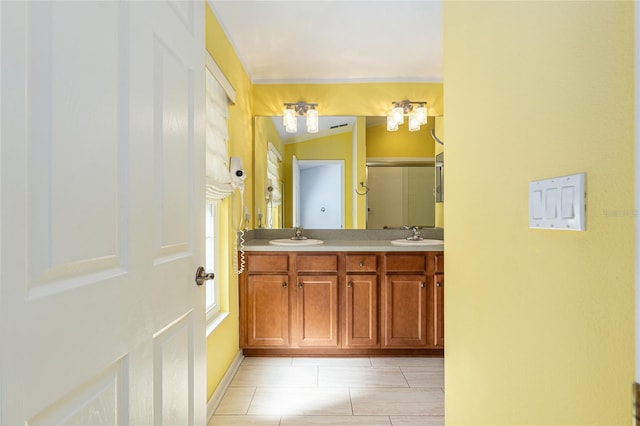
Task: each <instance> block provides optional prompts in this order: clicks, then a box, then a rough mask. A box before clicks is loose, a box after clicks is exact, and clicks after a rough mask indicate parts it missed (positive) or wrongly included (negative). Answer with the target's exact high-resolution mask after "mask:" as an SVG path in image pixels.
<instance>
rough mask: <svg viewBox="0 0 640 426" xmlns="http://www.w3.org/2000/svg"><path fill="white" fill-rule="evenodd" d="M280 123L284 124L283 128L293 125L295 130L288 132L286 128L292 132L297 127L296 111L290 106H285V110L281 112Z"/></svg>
mask: <svg viewBox="0 0 640 426" xmlns="http://www.w3.org/2000/svg"><path fill="white" fill-rule="evenodd" d="M282 124H283V125H284V127H285V128H288V127H293V128H295V129H296V130H293V131H292V132H289V130H287V131H288V132H289V133H294V132H296V131H297V130H298V129H297V127H298V119H297V117H296V111H295V110H294V109H292V108H289V107H287V108H285V110H284V111H283V113H282Z"/></svg>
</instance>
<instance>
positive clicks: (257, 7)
mask: <svg viewBox="0 0 640 426" xmlns="http://www.w3.org/2000/svg"><path fill="white" fill-rule="evenodd" d="M208 1H209V4H210V5H211V7H212V9H213V12H214V14H215V15H216V17H217V18H218V20H219V22H220V24H221V25H222V27H223V29H224V31H225V33H226V35H227V37H228V38H229V40H230V42H231V44H232V45H233V48H234V49H235V51H236V53H237V54H238V56H239V58H240V61H241V62H242V64H243V66H244V68H245V70H246V71H247V73H248V74H249V78H250V79H251V80H252V81H253V82H254V83H322V82H344V83H348V82H386V81H392V82H442V3H441V1H440V0H433V1H431V0H393V1H375V0H374V1H363V0H360V1H346V0H339V1H330V0H289V1H271V0H262V1H244V0H208Z"/></svg>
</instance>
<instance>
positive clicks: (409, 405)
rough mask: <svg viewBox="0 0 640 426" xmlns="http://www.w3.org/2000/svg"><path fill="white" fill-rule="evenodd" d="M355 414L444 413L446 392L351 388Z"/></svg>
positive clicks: (439, 414) (436, 390)
mask: <svg viewBox="0 0 640 426" xmlns="http://www.w3.org/2000/svg"><path fill="white" fill-rule="evenodd" d="M350 391H351V404H352V406H353V414H354V415H386V416H391V415H431V416H443V415H444V394H443V393H442V391H441V390H440V389H425V388H408V389H400V388H389V389H385V390H384V392H380V391H379V390H376V389H365V388H351V389H350Z"/></svg>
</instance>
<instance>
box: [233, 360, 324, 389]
mask: <svg viewBox="0 0 640 426" xmlns="http://www.w3.org/2000/svg"><path fill="white" fill-rule="evenodd" d="M231 386H232V387H238V386H243V387H251V386H255V387H258V386H262V387H317V386H318V367H317V366H314V365H309V366H298V367H294V366H289V367H282V366H268V365H261V366H258V365H256V366H254V365H241V366H240V368H239V369H238V372H237V373H236V375H235V377H234V378H233V381H232V382H231Z"/></svg>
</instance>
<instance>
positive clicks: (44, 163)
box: [0, 1, 206, 426]
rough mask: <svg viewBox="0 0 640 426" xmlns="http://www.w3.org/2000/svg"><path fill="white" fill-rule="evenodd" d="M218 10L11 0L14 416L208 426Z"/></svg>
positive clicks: (3, 393)
mask: <svg viewBox="0 0 640 426" xmlns="http://www.w3.org/2000/svg"><path fill="white" fill-rule="evenodd" d="M203 14H204V7H203V5H202V4H201V3H193V2H132V3H128V2H115V1H114V2H29V3H27V2H0V20H1V21H0V43H1V50H0V61H1V63H0V65H1V67H0V70H1V71H0V72H1V76H0V93H1V95H2V103H1V105H0V135H1V136H0V137H1V139H0V187H1V188H0V189H1V191H0V276H1V279H0V327H1V328H0V332H1V336H0V337H1V342H2V344H1V347H0V376H1V377H0V380H1V382H0V399H1V403H0V412H1V414H0V424H1V425H18V424H23V425H52V424H64V425H67V424H69V425H72V424H73V425H92V426H93V425H103V424H110V425H114V424H132V425H163V424H166V425H190V424H204V423H205V403H206V401H205V399H206V395H205V370H204V367H205V365H204V362H205V359H204V299H205V297H204V288H202V287H197V286H196V284H195V283H194V274H195V270H196V267H197V266H198V264H199V263H200V262H202V261H203V258H204V256H203V249H204V217H203V216H204V143H203V139H204V138H203V124H202V123H203V109H204V37H203V29H204V28H203V27H204V22H203Z"/></svg>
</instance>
